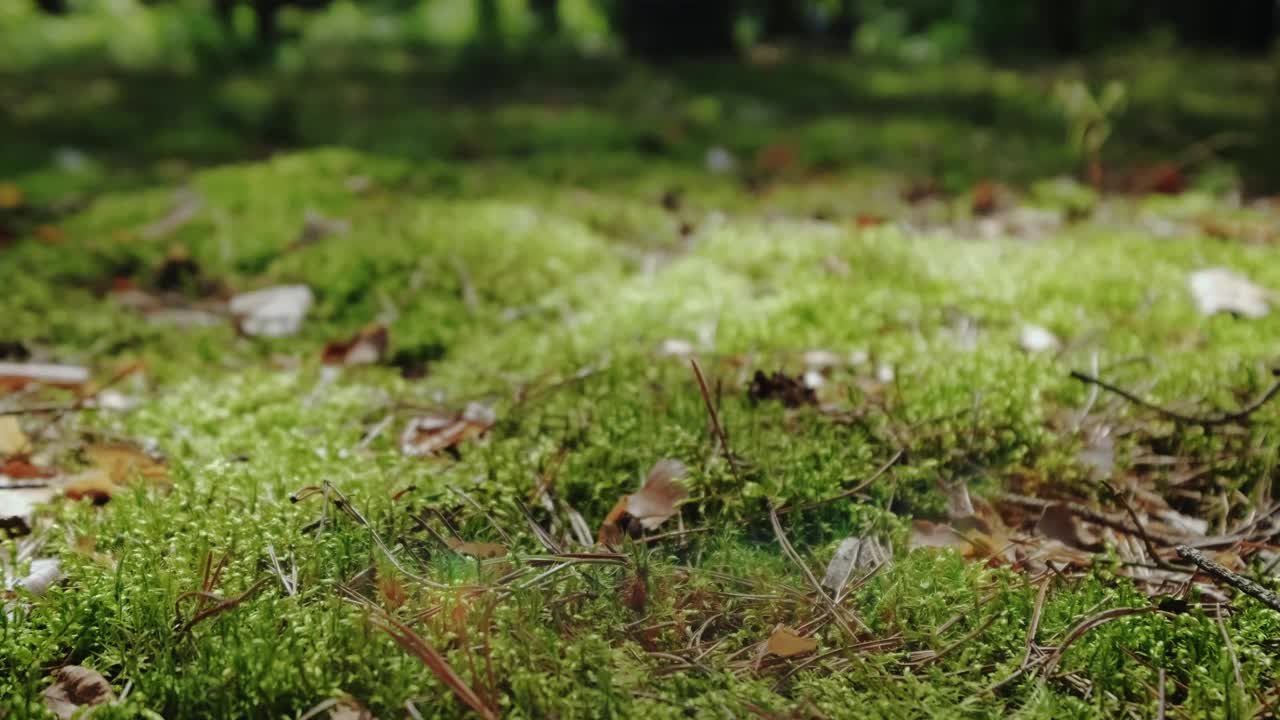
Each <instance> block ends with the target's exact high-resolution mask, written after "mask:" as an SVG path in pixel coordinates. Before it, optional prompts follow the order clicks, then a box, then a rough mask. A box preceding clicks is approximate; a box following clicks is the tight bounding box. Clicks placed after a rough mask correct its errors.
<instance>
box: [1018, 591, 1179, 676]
mask: <svg viewBox="0 0 1280 720" xmlns="http://www.w3.org/2000/svg"><path fill="white" fill-rule="evenodd" d="M1152 612H1160V608H1157V607H1137V608H1127V607H1118V608H1111V609H1110V610H1103V611H1102V612H1100V613H1098V614H1097V615H1094V616H1093V617H1090V618H1086V619H1084V620H1082V621H1080V623H1079V624H1077V625H1076V626H1075V627H1073V628H1071V632H1069V633H1067V637H1066V638H1065V639H1064V640H1063V641H1062V644H1061V645H1059V646H1058V647H1056V648H1054V649H1053V652H1051V653H1049V656H1048V658H1046V659H1045V662H1044V674H1043V676H1044V677H1046V678H1047V677H1050V676H1052V675H1053V671H1054V670H1055V669H1057V667H1058V661H1059V660H1061V659H1062V656H1063V655H1064V654H1065V653H1066V652H1067V648H1069V647H1071V643H1073V642H1075V641H1076V640H1079V639H1080V637H1081V636H1082V635H1084V634H1085V633H1087V632H1089V631H1090V630H1092V629H1094V628H1096V627H1098V626H1100V625H1105V624H1107V623H1109V622H1111V621H1112V620H1119V619H1120V618H1122V617H1129V616H1130V615H1144V614H1146V613H1152Z"/></svg>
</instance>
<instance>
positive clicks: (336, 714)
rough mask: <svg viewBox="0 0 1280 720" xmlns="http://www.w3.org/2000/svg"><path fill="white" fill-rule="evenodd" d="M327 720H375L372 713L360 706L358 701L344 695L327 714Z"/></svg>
mask: <svg viewBox="0 0 1280 720" xmlns="http://www.w3.org/2000/svg"><path fill="white" fill-rule="evenodd" d="M329 720H376V718H374V715H373V712H371V711H370V710H369V709H368V708H366V707H365V706H363V705H361V704H360V701H359V700H356V699H355V698H353V697H351V696H350V695H344V696H343V697H341V698H339V699H338V702H337V704H336V705H334V706H333V710H332V711H331V712H330V713H329Z"/></svg>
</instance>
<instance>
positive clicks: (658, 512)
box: [627, 459, 689, 530]
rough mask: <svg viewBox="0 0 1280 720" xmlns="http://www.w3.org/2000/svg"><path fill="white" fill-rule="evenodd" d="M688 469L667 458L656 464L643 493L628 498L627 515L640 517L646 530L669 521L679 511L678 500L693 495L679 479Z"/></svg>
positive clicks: (682, 464)
mask: <svg viewBox="0 0 1280 720" xmlns="http://www.w3.org/2000/svg"><path fill="white" fill-rule="evenodd" d="M687 472H688V468H686V467H685V464H684V463H682V462H680V461H679V460H670V459H664V460H659V461H658V462H656V463H654V465H653V469H651V470H650V471H649V475H648V476H647V477H646V478H645V481H644V485H643V486H642V487H641V488H640V492H638V493H635V494H634V495H629V496H628V497H627V514H628V515H630V516H631V517H633V518H635V519H636V520H639V521H640V525H641V526H642V527H643V528H644V529H645V530H652V529H654V528H656V527H658V526H659V525H661V524H662V523H664V522H666V521H667V520H668V519H670V518H671V517H672V516H673V515H675V514H676V513H677V512H679V510H677V509H676V503H678V502H680V501H681V500H683V499H685V498H686V497H688V495H689V492H688V491H687V490H685V489H684V488H683V487H681V486H680V485H679V484H678V483H677V482H676V481H677V480H679V479H681V478H683V477H684V476H685V473H687Z"/></svg>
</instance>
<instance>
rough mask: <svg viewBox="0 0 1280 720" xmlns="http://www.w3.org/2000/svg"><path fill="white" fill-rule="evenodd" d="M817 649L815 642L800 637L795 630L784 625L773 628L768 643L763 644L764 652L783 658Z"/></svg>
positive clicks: (811, 639) (816, 642)
mask: <svg viewBox="0 0 1280 720" xmlns="http://www.w3.org/2000/svg"><path fill="white" fill-rule="evenodd" d="M817 649H818V641H817V640H815V639H813V638H807V637H801V636H800V635H799V634H798V633H797V632H796V631H795V630H792V629H791V628H789V627H787V626H785V625H779V626H778V627H777V628H775V629H774V631H773V634H772V635H770V636H769V642H767V643H766V644H765V650H766V651H767V652H768V653H769V654H771V655H777V656H778V657H784V658H788V657H793V656H795V655H803V654H805V653H810V652H813V651H814V650H817Z"/></svg>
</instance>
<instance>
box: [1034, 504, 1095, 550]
mask: <svg viewBox="0 0 1280 720" xmlns="http://www.w3.org/2000/svg"><path fill="white" fill-rule="evenodd" d="M1036 531H1037V532H1039V533H1040V534H1041V535H1043V536H1045V537H1047V538H1049V539H1050V540H1057V541H1058V542H1060V543H1062V544H1063V545H1066V546H1068V547H1073V548H1077V549H1079V550H1088V551H1090V552H1097V551H1099V550H1101V549H1102V543H1101V542H1100V541H1099V539H1098V538H1096V537H1094V536H1093V535H1092V534H1091V533H1089V532H1088V531H1087V530H1085V529H1084V527H1083V526H1082V525H1081V523H1080V518H1078V517H1076V516H1075V513H1073V512H1071V510H1070V508H1068V507H1067V506H1066V505H1062V504H1058V505H1050V506H1049V507H1047V508H1045V509H1044V512H1043V513H1042V514H1041V515H1040V520H1039V521H1038V522H1037V523H1036Z"/></svg>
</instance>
